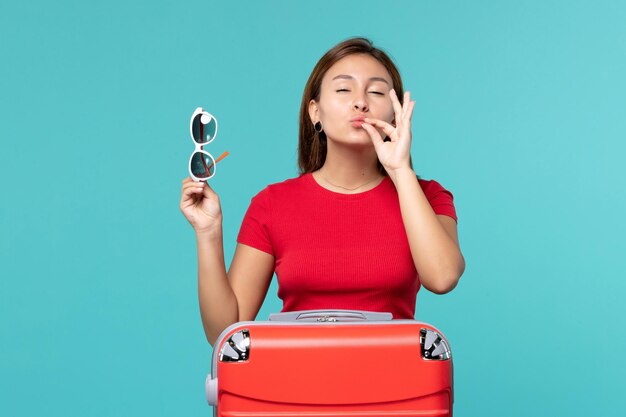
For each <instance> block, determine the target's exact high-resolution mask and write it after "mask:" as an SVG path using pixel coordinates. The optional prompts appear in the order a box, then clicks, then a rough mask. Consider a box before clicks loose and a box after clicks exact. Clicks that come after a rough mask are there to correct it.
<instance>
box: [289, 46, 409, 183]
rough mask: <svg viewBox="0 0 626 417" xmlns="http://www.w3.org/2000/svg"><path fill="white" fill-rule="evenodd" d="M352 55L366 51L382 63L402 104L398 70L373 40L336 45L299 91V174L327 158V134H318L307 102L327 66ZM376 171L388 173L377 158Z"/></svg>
mask: <svg viewBox="0 0 626 417" xmlns="http://www.w3.org/2000/svg"><path fill="white" fill-rule="evenodd" d="M353 54H366V55H369V56H371V57H373V58H375V59H376V60H377V61H378V62H380V63H381V64H383V66H384V67H385V68H386V69H387V71H388V72H389V75H390V76H391V80H392V82H393V89H394V90H395V91H396V94H397V95H398V99H399V100H400V103H402V99H403V96H404V89H403V87H402V78H400V72H399V71H398V68H396V65H395V64H394V63H393V61H392V60H391V58H389V56H388V55H387V54H386V53H385V52H384V51H382V50H381V49H378V48H376V47H374V45H373V44H372V42H371V41H370V40H369V39H366V38H351V39H347V40H345V41H343V42H341V43H339V44H337V45H335V46H334V47H333V48H332V49H330V50H329V51H328V52H326V53H325V54H324V56H323V57H322V58H320V60H319V61H318V62H317V64H316V65H315V68H313V71H312V72H311V75H310V76H309V80H308V81H307V83H306V86H305V87H304V92H303V94H302V104H301V105H300V130H299V140H298V168H299V170H300V174H304V173H307V172H313V171H316V170H318V169H320V168H321V167H322V165H324V161H325V160H326V134H325V133H324V132H320V133H318V132H316V131H315V129H314V128H313V121H312V120H311V117H310V116H309V102H310V101H311V100H315V101H319V99H320V93H321V87H322V79H323V78H324V75H326V72H328V70H329V69H330V67H332V66H333V65H334V64H335V63H336V62H337V61H339V60H340V59H342V58H345V57H346V56H348V55H353ZM378 171H379V172H380V173H381V174H383V175H387V172H386V171H385V169H384V168H383V166H382V164H381V163H380V161H379V162H378Z"/></svg>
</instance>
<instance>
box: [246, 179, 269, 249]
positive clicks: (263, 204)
mask: <svg viewBox="0 0 626 417" xmlns="http://www.w3.org/2000/svg"><path fill="white" fill-rule="evenodd" d="M270 222H271V213H270V200H269V190H268V189H267V188H265V189H264V190H263V191H261V192H260V193H258V194H257V195H255V196H254V197H252V200H251V202H250V206H249V207H248V210H247V211H246V214H245V216H244V217H243V221H242V223H241V228H240V229H239V235H238V236H237V242H238V243H242V244H244V245H248V246H251V247H253V248H256V249H258V250H261V251H263V252H266V253H269V254H270V255H274V247H273V245H272V240H271V238H270V230H271V229H270Z"/></svg>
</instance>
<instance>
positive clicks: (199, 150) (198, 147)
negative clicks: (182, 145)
mask: <svg viewBox="0 0 626 417" xmlns="http://www.w3.org/2000/svg"><path fill="white" fill-rule="evenodd" d="M199 114H202V116H205V115H206V116H208V117H210V119H209V120H208V121H207V122H206V123H203V124H209V123H210V122H211V119H213V120H214V121H215V134H214V135H213V138H212V139H211V140H210V141H208V142H206V143H198V142H196V140H195V139H194V137H193V119H195V117H196V116H197V115H199ZM202 116H201V120H200V122H202ZM217 128H218V124H217V119H216V118H215V116H213V115H212V114H211V113H209V112H206V111H204V110H203V109H202V107H198V108H197V109H196V110H194V112H193V114H192V115H191V119H190V120H189V134H190V135H191V140H192V141H193V143H194V145H195V146H196V149H195V150H194V151H193V152H192V153H191V156H190V157H189V164H188V168H189V175H190V176H191V179H192V180H194V181H195V182H202V181H206V180H208V179H211V178H213V177H214V176H215V172H216V170H217V164H216V163H215V158H213V155H211V154H210V153H208V152H207V151H205V150H204V149H202V147H203V146H205V145H208V144H209V143H211V142H213V141H214V140H215V138H216V137H217ZM196 153H201V154H204V155H207V156H208V157H209V158H211V161H213V173H212V174H211V175H210V176H208V177H206V178H198V177H196V176H195V175H193V172H192V171H191V161H192V160H193V156H194V155H195V154H196Z"/></svg>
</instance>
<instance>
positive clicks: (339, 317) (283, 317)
mask: <svg viewBox="0 0 626 417" xmlns="http://www.w3.org/2000/svg"><path fill="white" fill-rule="evenodd" d="M392 319H393V314H391V313H382V312H376V311H362V310H302V311H289V312H286V313H274V314H270V318H269V320H270V321H299V322H331V323H335V322H346V321H390V320H392Z"/></svg>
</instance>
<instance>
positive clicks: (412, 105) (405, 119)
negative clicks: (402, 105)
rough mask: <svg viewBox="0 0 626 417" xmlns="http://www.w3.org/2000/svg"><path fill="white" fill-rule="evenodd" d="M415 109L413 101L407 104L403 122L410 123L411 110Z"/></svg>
mask: <svg viewBox="0 0 626 417" xmlns="http://www.w3.org/2000/svg"><path fill="white" fill-rule="evenodd" d="M414 107H415V101H411V102H409V107H408V108H407V110H406V113H405V114H404V121H405V122H410V121H411V117H413V108H414Z"/></svg>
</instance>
